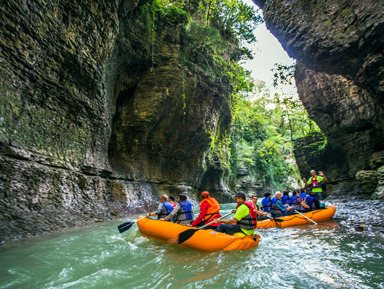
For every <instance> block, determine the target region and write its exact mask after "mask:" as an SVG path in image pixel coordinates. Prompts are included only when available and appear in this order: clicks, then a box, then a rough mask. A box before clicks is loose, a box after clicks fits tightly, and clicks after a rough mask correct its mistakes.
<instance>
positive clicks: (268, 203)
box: [261, 197, 271, 212]
mask: <svg viewBox="0 0 384 289" xmlns="http://www.w3.org/2000/svg"><path fill="white" fill-rule="evenodd" d="M261 204H262V205H263V211H264V212H270V211H271V198H270V197H268V198H264V199H263V200H262V201H261Z"/></svg>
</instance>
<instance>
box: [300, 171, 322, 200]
mask: <svg viewBox="0 0 384 289" xmlns="http://www.w3.org/2000/svg"><path fill="white" fill-rule="evenodd" d="M324 181H327V177H326V176H324V173H323V172H322V171H319V175H316V171H315V170H311V177H310V178H309V180H308V181H307V180H306V178H303V182H304V185H305V186H310V187H311V189H312V193H314V194H315V196H316V197H317V198H318V199H319V200H320V201H321V200H323V199H324V198H323V189H322V187H321V183H322V182H324Z"/></svg>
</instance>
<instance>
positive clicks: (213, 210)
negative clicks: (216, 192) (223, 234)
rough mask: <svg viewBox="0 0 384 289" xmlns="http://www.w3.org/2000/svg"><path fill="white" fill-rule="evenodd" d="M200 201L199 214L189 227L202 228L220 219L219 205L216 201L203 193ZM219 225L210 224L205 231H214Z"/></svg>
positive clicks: (206, 193)
mask: <svg viewBox="0 0 384 289" xmlns="http://www.w3.org/2000/svg"><path fill="white" fill-rule="evenodd" d="M201 197H202V199H203V200H202V201H201V202H200V213H199V215H198V216H197V218H196V219H195V220H194V221H193V222H192V223H191V226H203V225H205V224H208V223H210V222H212V221H213V220H215V219H217V218H220V217H221V215H220V204H219V203H218V202H217V201H216V199H214V198H211V197H210V196H209V192H207V191H204V192H202V193H201ZM218 226H219V224H217V223H216V224H211V225H210V226H208V227H206V228H207V229H215V228H216V227H218Z"/></svg>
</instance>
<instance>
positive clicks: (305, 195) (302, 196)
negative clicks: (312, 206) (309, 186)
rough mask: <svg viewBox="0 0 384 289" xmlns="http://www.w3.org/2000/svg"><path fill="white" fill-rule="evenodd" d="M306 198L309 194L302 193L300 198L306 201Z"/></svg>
mask: <svg viewBox="0 0 384 289" xmlns="http://www.w3.org/2000/svg"><path fill="white" fill-rule="evenodd" d="M306 197H307V193H306V192H302V193H300V198H302V199H303V200H304V199H305V198H306Z"/></svg>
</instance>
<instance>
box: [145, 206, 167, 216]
mask: <svg viewBox="0 0 384 289" xmlns="http://www.w3.org/2000/svg"><path fill="white" fill-rule="evenodd" d="M163 208H164V204H163V203H160V204H159V205H158V206H157V210H156V211H155V212H152V213H149V214H147V215H146V217H150V216H156V215H157V216H158V215H160V214H161V211H162V210H163Z"/></svg>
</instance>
